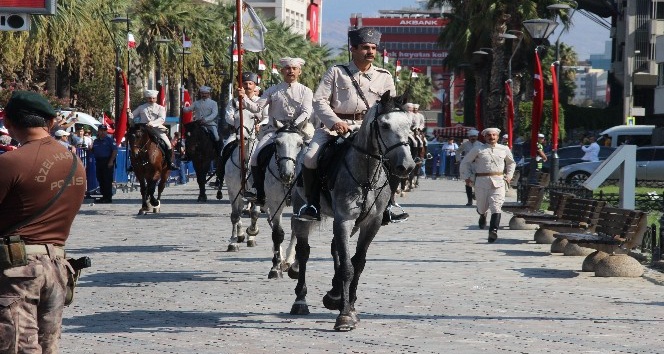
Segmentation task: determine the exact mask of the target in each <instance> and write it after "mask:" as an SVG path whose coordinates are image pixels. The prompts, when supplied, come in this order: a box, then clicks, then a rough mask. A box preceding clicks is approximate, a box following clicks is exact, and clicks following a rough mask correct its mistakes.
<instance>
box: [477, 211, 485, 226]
mask: <svg viewBox="0 0 664 354" xmlns="http://www.w3.org/2000/svg"><path fill="white" fill-rule="evenodd" d="M477 226H479V227H480V229H482V230H484V228H485V227H486V214H482V215H480V220H479V221H478V222H477Z"/></svg>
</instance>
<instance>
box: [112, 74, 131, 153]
mask: <svg viewBox="0 0 664 354" xmlns="http://www.w3.org/2000/svg"><path fill="white" fill-rule="evenodd" d="M122 84H123V87H124V100H123V103H122V110H121V111H120V114H118V112H115V117H116V120H117V121H116V122H115V133H114V134H113V135H114V137H115V143H116V144H117V145H118V146H120V143H122V138H124V136H125V134H126V133H127V124H128V123H129V122H128V120H127V110H128V109H129V84H128V83H127V75H125V73H124V72H123V73H122Z"/></svg>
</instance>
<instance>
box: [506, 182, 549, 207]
mask: <svg viewBox="0 0 664 354" xmlns="http://www.w3.org/2000/svg"><path fill="white" fill-rule="evenodd" d="M545 192H546V190H545V189H544V186H541V185H538V184H533V185H529V186H528V190H527V192H526V196H525V199H524V201H523V202H514V203H504V204H503V207H502V209H503V210H504V211H506V212H508V213H520V212H532V211H538V210H540V207H541V206H542V200H544V193H545Z"/></svg>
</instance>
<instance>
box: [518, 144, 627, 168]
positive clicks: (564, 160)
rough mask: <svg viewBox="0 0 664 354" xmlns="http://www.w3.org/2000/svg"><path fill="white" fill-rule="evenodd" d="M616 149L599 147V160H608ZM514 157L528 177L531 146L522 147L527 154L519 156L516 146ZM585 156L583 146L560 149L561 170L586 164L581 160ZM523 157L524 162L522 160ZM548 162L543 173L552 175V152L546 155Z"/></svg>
mask: <svg viewBox="0 0 664 354" xmlns="http://www.w3.org/2000/svg"><path fill="white" fill-rule="evenodd" d="M615 150H616V148H612V147H607V146H600V147H599V160H600V161H604V160H606V159H607V158H608V157H609V156H610V155H611V154H612V153H613V152H614V151H615ZM512 151H513V154H514V155H515V156H514V159H515V160H516V161H517V163H518V164H517V168H523V173H524V176H526V175H528V171H530V154H529V153H528V152H529V151H530V146H526V147H520V151H523V152H525V153H523V154H520V155H517V151H516V145H515V147H514V149H512ZM583 155H585V153H584V152H583V150H581V145H572V146H566V147H563V148H559V149H558V166H559V168H563V167H565V166H567V165H572V164H575V163H579V162H584V161H583V160H581V158H582V157H583ZM521 157H523V160H521V159H520V158H521ZM546 158H547V161H546V162H545V163H544V166H543V167H542V172H546V173H550V170H551V152H548V153H547V154H546Z"/></svg>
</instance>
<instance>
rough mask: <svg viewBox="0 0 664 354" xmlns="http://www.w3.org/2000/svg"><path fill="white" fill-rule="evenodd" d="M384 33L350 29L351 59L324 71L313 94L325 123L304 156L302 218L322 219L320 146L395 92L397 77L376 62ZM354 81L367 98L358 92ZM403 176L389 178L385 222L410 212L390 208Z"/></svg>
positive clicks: (317, 114) (357, 123) (360, 122)
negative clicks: (388, 199) (388, 200)
mask: <svg viewBox="0 0 664 354" xmlns="http://www.w3.org/2000/svg"><path fill="white" fill-rule="evenodd" d="M380 37H381V34H380V32H378V30H376V29H375V28H369V27H362V28H360V29H355V30H352V31H349V32H348V39H349V42H350V45H351V47H350V52H351V55H352V61H351V62H349V63H347V64H343V65H335V66H333V67H331V68H329V69H328V70H327V72H326V73H325V75H323V78H322V80H321V81H320V84H319V85H318V88H317V89H316V92H315V94H314V104H313V106H314V113H315V116H316V118H318V119H319V120H320V121H321V123H322V124H323V126H324V127H322V128H316V132H315V133H314V137H313V138H312V139H311V143H310V144H309V148H308V149H307V152H306V155H305V157H304V168H303V169H302V180H303V183H304V190H305V195H306V199H307V204H306V205H304V206H303V207H302V208H301V209H300V211H299V213H298V215H297V216H296V217H297V218H298V219H300V220H304V221H310V220H320V188H321V187H320V180H319V178H318V175H317V172H316V169H317V168H318V155H319V148H320V146H322V145H324V144H325V143H327V142H328V141H330V140H332V139H335V138H336V137H337V135H343V134H345V133H347V132H348V131H349V130H350V129H352V128H355V127H359V126H360V125H361V124H362V119H363V118H364V114H365V113H366V112H367V111H368V110H369V108H371V107H370V106H371V105H372V104H373V103H374V102H376V101H378V100H379V99H380V97H381V96H382V95H383V94H384V93H385V92H388V91H389V92H390V95H392V96H394V95H395V94H396V90H395V88H394V80H393V79H392V75H391V74H390V72H389V71H388V70H385V69H381V68H378V67H376V66H374V65H373V61H374V59H375V57H376V51H377V46H378V45H379V44H380ZM353 81H355V82H356V83H357V85H358V86H359V89H360V90H361V92H362V94H363V95H364V97H365V98H366V101H365V100H364V99H363V98H361V95H360V94H359V93H358V92H357V89H356V88H355V85H354V83H353ZM399 183H400V180H399V179H398V178H394V180H392V179H391V180H390V188H391V189H392V198H390V204H389V205H388V208H387V209H386V210H385V213H384V214H383V223H384V224H385V223H389V222H390V221H395V222H398V221H404V220H406V219H407V218H408V214H406V213H402V214H394V213H392V212H391V211H390V209H391V207H392V206H393V205H396V203H395V202H394V191H395V190H396V189H397V187H398V185H399Z"/></svg>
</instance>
